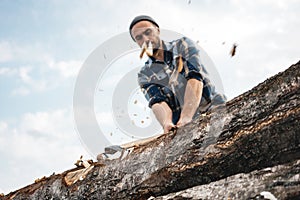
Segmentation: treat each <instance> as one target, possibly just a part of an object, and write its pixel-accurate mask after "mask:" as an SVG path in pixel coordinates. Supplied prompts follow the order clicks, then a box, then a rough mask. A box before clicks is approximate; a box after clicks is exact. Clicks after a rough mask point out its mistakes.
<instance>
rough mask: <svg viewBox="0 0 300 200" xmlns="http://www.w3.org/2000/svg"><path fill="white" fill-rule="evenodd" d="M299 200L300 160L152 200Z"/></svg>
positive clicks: (237, 175)
mask: <svg viewBox="0 0 300 200" xmlns="http://www.w3.org/2000/svg"><path fill="white" fill-rule="evenodd" d="M272 198H273V199H275V198H276V199H295V200H296V199H300V160H296V161H293V162H291V163H287V164H283V165H277V166H275V167H268V168H264V169H261V170H255V171H253V172H250V173H247V174H245V173H241V174H236V175H233V176H230V177H227V178H224V179H221V180H218V181H215V182H211V183H209V184H206V185H200V186H195V187H192V188H189V189H186V190H183V191H180V192H176V193H171V194H167V195H165V196H160V197H157V198H150V199H153V200H154V199H155V200H171V199H190V200H193V199H194V200H198V199H214V200H224V199H231V200H241V199H253V200H254V199H271V200H272Z"/></svg>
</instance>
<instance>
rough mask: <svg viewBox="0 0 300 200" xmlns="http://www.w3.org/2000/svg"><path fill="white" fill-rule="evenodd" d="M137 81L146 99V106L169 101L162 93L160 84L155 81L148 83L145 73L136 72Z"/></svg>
mask: <svg viewBox="0 0 300 200" xmlns="http://www.w3.org/2000/svg"><path fill="white" fill-rule="evenodd" d="M138 83H139V85H140V88H141V90H142V91H143V93H144V95H145V98H146V99H147V100H148V102H149V104H148V106H149V107H150V108H152V106H153V105H154V104H156V103H160V102H163V101H164V102H166V103H169V100H168V98H167V97H166V95H165V94H164V93H163V90H162V87H163V86H161V85H158V84H155V83H149V77H147V76H146V75H145V74H142V73H139V74H138Z"/></svg>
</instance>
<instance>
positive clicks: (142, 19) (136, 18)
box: [129, 15, 159, 41]
mask: <svg viewBox="0 0 300 200" xmlns="http://www.w3.org/2000/svg"><path fill="white" fill-rule="evenodd" d="M140 21H149V22H151V23H152V24H154V25H155V26H157V27H158V28H159V26H158V24H157V23H156V22H155V21H154V19H153V18H152V17H149V16H147V15H139V16H137V17H135V18H134V19H133V20H132V22H131V24H130V26H129V33H130V36H131V38H132V39H133V41H135V39H134V38H133V37H132V35H131V29H132V27H133V26H134V25H135V24H136V23H138V22H140Z"/></svg>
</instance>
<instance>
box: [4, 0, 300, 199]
mask: <svg viewBox="0 0 300 200" xmlns="http://www.w3.org/2000/svg"><path fill="white" fill-rule="evenodd" d="M299 10H300V1H299V0H252V1H246V0H215V1H213V0H201V1H195V0H177V1H175V0H164V1H159V0H152V1H130V0H124V1H116V0H111V1H107V0H106V1H102V0H99V1H96V0H93V1H92V0H86V1H83V0H82V1H79V0H66V1H59V0H48V1H44V0H42V1H34V0H28V1H21V0H15V1H10V0H0V29H1V31H0V99H1V100H0V159H1V164H0V193H5V194H7V193H9V192H11V191H14V190H16V189H19V188H21V187H24V186H26V185H28V184H31V183H33V182H34V180H35V179H37V178H41V177H43V176H50V175H51V174H52V173H53V172H55V173H61V172H63V171H65V170H67V169H70V168H73V167H74V165H73V163H74V162H75V161H76V160H77V159H78V158H79V157H80V155H83V156H84V158H86V159H90V158H93V155H91V153H90V152H89V149H88V147H87V146H86V145H85V144H84V142H83V141H82V140H81V138H80V136H79V134H78V132H77V130H76V124H75V120H74V113H73V95H74V88H75V85H76V80H77V77H78V74H79V72H80V69H81V68H82V66H83V64H84V62H85V61H86V59H87V58H88V57H89V55H90V54H91V53H92V52H93V51H94V50H95V49H96V48H97V47H99V46H100V45H101V44H102V43H104V42H105V41H107V40H109V39H110V38H112V37H114V36H116V35H119V34H122V33H124V32H127V31H128V27H129V24H130V22H131V20H132V19H133V18H134V17H135V16H137V15H140V14H147V15H150V16H152V17H153V18H154V19H155V20H156V21H157V23H158V24H159V25H160V27H161V28H163V29H166V30H171V31H175V32H178V33H180V34H182V35H185V36H187V37H189V38H191V39H192V40H194V41H197V43H198V44H199V45H200V46H201V47H202V48H203V49H204V50H205V52H206V53H207V54H208V56H209V57H210V58H211V60H212V61H213V63H214V65H215V67H216V69H217V71H218V73H219V75H220V77H221V79H222V85H223V88H224V92H225V94H226V95H227V98H228V100H230V99H232V98H234V97H236V96H238V95H240V94H242V93H244V92H246V91H247V90H249V89H251V88H253V87H254V86H256V85H257V84H259V83H260V82H262V81H264V80H265V79H267V78H268V77H270V76H273V75H275V74H277V73H278V72H281V71H284V70H285V69H287V68H288V67H289V66H290V65H292V64H294V63H296V62H298V61H299V55H300V50H299V46H300V39H299V35H300V21H299V18H300V12H299ZM128 39H130V37H129V36H128ZM234 43H236V44H237V49H236V55H235V56H234V57H231V56H230V55H229V54H230V50H231V48H232V45H233V44H234ZM132 62H133V61H132ZM128 65H130V62H129V63H128ZM108 85H109V84H108ZM98 89H99V90H101V88H98ZM97 95H98V96H97ZM95 96H96V99H97V101H96V103H95V104H97V102H99V104H101V103H102V102H101V98H99V94H98V93H97V91H96V92H95ZM108 101H109V100H108ZM141 102H142V100H141ZM131 103H133V104H134V103H135V102H131ZM97 106H99V105H95V108H96V109H95V110H97ZM141 107H145V105H141ZM95 112H97V111H95ZM110 112H111V111H110V110H108V111H107V112H103V113H101V111H98V112H97V117H98V119H99V120H100V121H102V122H107V124H111V123H113V120H112V119H111V113H110ZM147 112H149V110H148V111H147ZM108 132H110V131H108ZM110 135H112V132H110ZM116 137H117V136H116ZM93 159H94V158H93Z"/></svg>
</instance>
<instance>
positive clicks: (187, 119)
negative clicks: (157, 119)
mask: <svg viewBox="0 0 300 200" xmlns="http://www.w3.org/2000/svg"><path fill="white" fill-rule="evenodd" d="M191 121H192V118H191V117H180V119H179V121H178V122H177V124H176V126H177V127H178V128H179V127H181V126H184V125H186V124H188V123H190V122H191Z"/></svg>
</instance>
